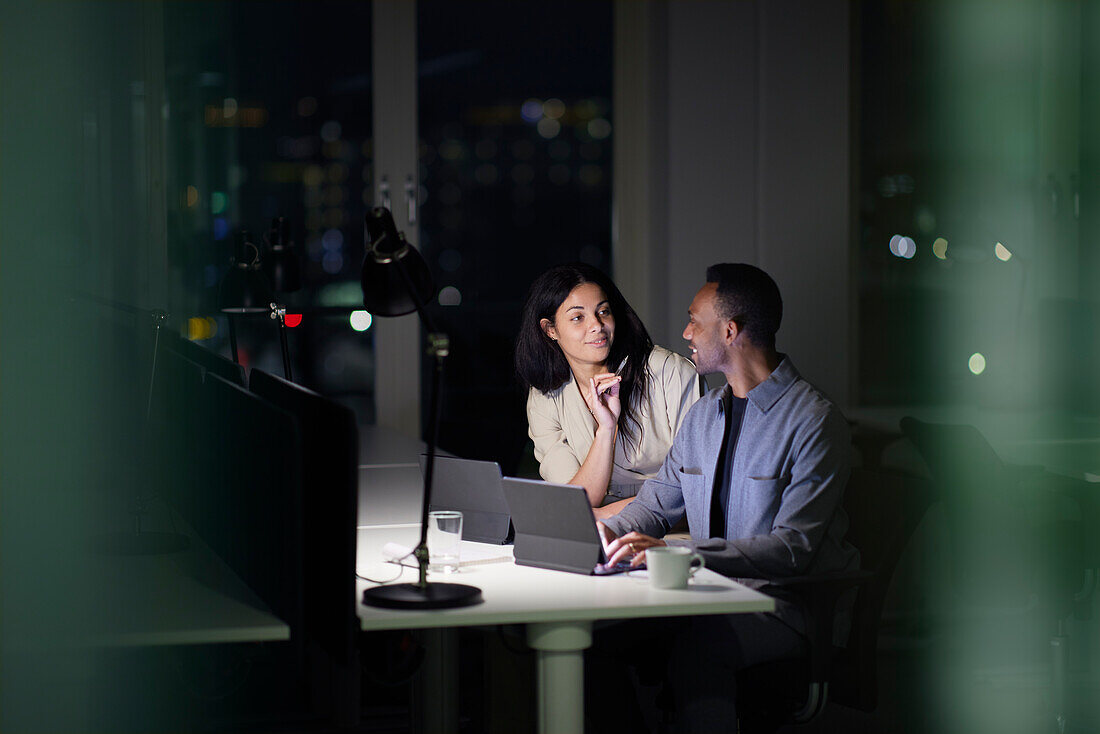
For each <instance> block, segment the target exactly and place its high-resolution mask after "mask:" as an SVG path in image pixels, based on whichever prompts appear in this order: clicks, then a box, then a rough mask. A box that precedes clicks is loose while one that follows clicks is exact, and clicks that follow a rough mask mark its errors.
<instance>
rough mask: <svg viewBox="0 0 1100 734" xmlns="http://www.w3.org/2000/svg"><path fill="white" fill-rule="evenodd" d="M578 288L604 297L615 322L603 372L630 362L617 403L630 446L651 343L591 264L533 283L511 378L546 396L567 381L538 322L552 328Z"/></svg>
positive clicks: (560, 358) (561, 269)
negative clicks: (593, 288) (589, 286)
mask: <svg viewBox="0 0 1100 734" xmlns="http://www.w3.org/2000/svg"><path fill="white" fill-rule="evenodd" d="M582 283H594V284H596V285H598V286H599V287H600V289H601V290H603V292H604V294H605V295H607V301H608V304H609V305H610V306H611V315H612V316H614V317H615V336H614V338H613V339H612V341H611V352H610V353H609V355H608V357H607V369H608V370H614V369H616V368H617V367H618V366H619V364H620V363H621V362H622V361H623V358H625V357H629V358H630V359H629V360H627V363H626V366H625V367H624V368H623V371H622V373H621V374H622V378H623V381H622V382H621V383H620V384H619V400H620V401H621V402H622V405H623V410H622V413H620V415H619V431H620V432H621V433H622V434H623V437H624V438H626V439H627V440H628V441H630V443H631V444H635V442H636V440H637V439H638V438H639V435H638V433H639V432H640V430H641V425H640V424H639V422H638V418H637V413H638V410H639V406H640V405H642V403H643V401H644V400H645V399H646V379H645V375H646V369H647V364H648V363H649V353H650V352H651V351H653V340H652V339H650V338H649V332H647V331H646V329H645V325H644V324H643V323H642V320H641V319H640V318H638V314H636V313H634V309H632V308H631V307H630V304H628V303H627V302H626V299H625V298H623V294H622V293H620V292H619V289H618V288H616V287H615V284H614V283H613V282H611V278H609V277H607V276H606V275H605V274H604V273H602V272H600V271H599V270H597V269H596V268H594V267H592V266H591V265H585V264H584V263H573V264H569V265H559V266H557V267H555V268H550V269H549V270H547V271H546V272H545V273H543V274H542V275H540V276H539V277H538V278H536V279H535V282H534V283H532V284H531V289H530V290H529V291H528V292H527V301H526V303H524V305H523V321H522V323H521V324H520V330H519V336H518V337H517V338H516V373H517V374H518V375H519V378H520V380H522V381H523V383H524V385H526V386H528V387H533V388H535V389H536V390H539V391H541V392H550V391H551V390H556V389H558V388H559V387H561V386H562V385H564V384H565V383H566V382H567V381H568V380H569V377H570V372H569V363H568V362H566V361H565V355H564V354H563V353H562V351H561V347H560V346H558V344H557V343H555V342H554V340H552V339H551V338H550V337H548V336H547V335H546V333H545V332H544V331H543V330H542V325H541V322H542V320H543V319H549V320H550V322H551V323H553V321H554V316H555V315H556V314H557V311H558V307H559V306H561V304H562V303H563V302H564V301H565V298H566V296H568V295H569V294H570V292H572V290H573V289H574V288H576V287H577V286H579V285H581V284H582Z"/></svg>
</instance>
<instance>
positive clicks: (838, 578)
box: [737, 468, 935, 732]
mask: <svg viewBox="0 0 1100 734" xmlns="http://www.w3.org/2000/svg"><path fill="white" fill-rule="evenodd" d="M934 499H935V497H934V495H933V492H932V488H931V483H930V482H928V481H927V480H925V479H922V478H920V477H916V476H912V475H909V474H904V473H901V472H898V471H891V470H888V469H878V468H876V469H867V468H856V469H853V470H852V475H851V477H850V478H849V480H848V485H847V487H846V489H845V493H844V510H845V511H846V512H847V514H848V518H849V522H850V527H849V530H848V534H847V536H846V537H847V538H848V540H849V541H850V542H851V543H852V544H853V545H854V546H855V547H856V548H858V549H859V551H860V566H861V569H860V570H858V571H845V572H839V573H834V574H825V575H820V576H812V577H793V578H786V579H777V580H775V581H773V582H770V583H769V585H768V586H765V587H764V588H763V589H762V591H764V593H776V594H780V595H782V596H784V597H785V598H791V597H792V596H793V597H794V598H795V599H797V600H798V601H799V603H800V604H801V606H802V608H803V611H804V614H805V618H806V620H807V625H806V627H807V629H806V636H807V638H808V641H809V644H808V653H807V655H806V656H805V657H803V658H801V659H797V660H779V661H769V662H767V663H762V664H760V665H754V666H752V667H750V668H746V669H745V670H742V671H740V672H739V673H738V675H737V708H738V718H739V724H740V731H741V732H771V731H775V730H776V729H777V728H778V727H779V726H782V725H784V724H804V723H807V722H809V721H811V720H812V719H813V718H814V717H816V716H817V715H818V714H820V713H821V712H822V711H823V710H824V708H825V706H826V704H827V703H828V702H829V701H830V700H831V701H833V702H834V703H838V704H841V705H844V706H848V707H850V708H855V709H859V710H861V711H873V710H874V709H875V708H876V706H877V705H878V682H877V665H878V661H877V656H878V629H879V621H880V619H881V616H882V606H883V601H884V600H885V597H886V590H887V589H888V588H889V586H890V579H891V577H892V576H893V574H894V569H895V567H896V566H897V563H898V559H899V558H900V557H901V553H902V551H903V550H904V548H905V546H906V545H907V544H908V542H909V539H910V537H911V536H912V535H913V533H914V531H915V530H916V529H917V526H918V525H919V524H920V522H921V519H922V518H923V517H924V514H925V512H926V511H927V510H928V508H929V506H930V505H931V504H932V502H933V500H934ZM852 589H856V590H857V591H856V592H854V593H855V600H854V603H853V604H852V608H851V627H850V630H849V633H848V639H847V643H846V644H845V645H844V646H837V645H836V644H835V643H834V629H835V627H836V616H837V614H836V613H837V608H838V601H840V602H841V603H842V604H843V603H846V602H847V600H848V598H849V597H850V596H851V593H852V591H851V590H852ZM792 681H794V682H795V685H794V686H792V685H791V683H792Z"/></svg>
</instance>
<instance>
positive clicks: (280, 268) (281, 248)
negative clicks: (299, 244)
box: [263, 217, 302, 293]
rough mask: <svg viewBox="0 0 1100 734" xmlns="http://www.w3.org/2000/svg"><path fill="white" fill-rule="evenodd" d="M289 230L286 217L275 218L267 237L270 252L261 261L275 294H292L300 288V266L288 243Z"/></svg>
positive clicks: (290, 243)
mask: <svg viewBox="0 0 1100 734" xmlns="http://www.w3.org/2000/svg"><path fill="white" fill-rule="evenodd" d="M289 229H290V228H289V226H288V225H287V221H286V217H275V218H274V219H273V220H271V230H270V231H269V232H268V235H267V240H268V244H269V245H270V246H271V251H270V252H268V254H267V257H265V258H264V259H263V270H264V275H266V276H267V280H268V282H269V283H270V284H271V288H272V290H274V291H275V292H277V293H293V292H294V291H296V290H299V289H301V287H302V266H301V263H300V262H299V261H298V256H297V254H296V253H295V252H294V245H293V243H292V242H291V241H290V234H289Z"/></svg>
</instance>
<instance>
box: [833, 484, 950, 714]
mask: <svg viewBox="0 0 1100 734" xmlns="http://www.w3.org/2000/svg"><path fill="white" fill-rule="evenodd" d="M934 499H935V495H934V492H933V485H932V483H931V482H930V481H928V480H927V479H924V478H922V477H917V476H913V475H910V474H905V473H902V472H899V471H894V470H889V469H881V468H879V469H867V468H860V467H857V468H855V469H853V470H852V475H851V478H850V479H849V480H848V487H847V489H846V490H845V493H844V509H845V511H846V512H847V513H848V519H849V522H850V526H849V530H848V535H847V538H848V540H850V541H851V543H852V545H854V546H856V547H857V548H859V551H860V566H861V567H862V568H863V569H865V570H867V571H870V572H872V573H873V574H874V577H873V578H872V579H871V581H870V582H869V583H868V584H867V586H865V587H864V588H863V589H861V590H860V593H859V596H858V597H857V599H856V603H855V607H854V609H853V614H852V628H851V633H850V634H849V638H848V645H847V647H846V648H845V649H844V650H841V651H838V653H837V656H836V663H835V665H834V671H833V675H832V676H831V677H830V684H829V685H830V698H831V700H833V701H835V702H836V703H839V704H842V705H844V706H849V707H851V708H856V709H860V710H862V711H872V710H874V708H875V706H876V705H877V703H878V684H877V659H876V658H877V654H878V630H879V621H880V619H881V617H882V605H883V602H884V600H885V598H886V590H887V589H888V588H889V586H890V579H891V577H892V576H893V575H894V569H895V568H896V567H897V564H898V560H899V559H900V558H901V554H902V551H903V550H904V549H905V546H906V545H907V544H908V542H909V539H910V538H911V537H912V535H913V533H914V531H916V529H917V526H918V525H920V522H921V520H922V518H923V517H924V515H925V512H926V511H927V510H928V508H929V506H930V505H931V504H932V502H933V501H934Z"/></svg>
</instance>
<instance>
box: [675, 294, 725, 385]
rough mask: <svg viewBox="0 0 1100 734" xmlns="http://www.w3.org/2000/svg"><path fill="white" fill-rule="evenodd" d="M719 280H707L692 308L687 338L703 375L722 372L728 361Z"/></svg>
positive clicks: (696, 365)
mask: <svg viewBox="0 0 1100 734" xmlns="http://www.w3.org/2000/svg"><path fill="white" fill-rule="evenodd" d="M717 300H718V284H717V283H707V284H706V285H704V286H703V287H702V288H700V289H699V292H698V293H696V294H695V299H694V300H693V301H692V302H691V306H690V307H689V308H688V324H687V328H685V329H684V338H685V339H687V340H688V346H690V347H691V359H692V361H693V362H695V371H696V372H698V373H699V374H700V375H705V374H708V373H710V372H722V371H723V370H722V367H723V366H724V364H725V361H726V321H725V320H724V319H722V318H721V317H720V316H719V315H718V313H717V311H716V310H715V305H716V301H717Z"/></svg>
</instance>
